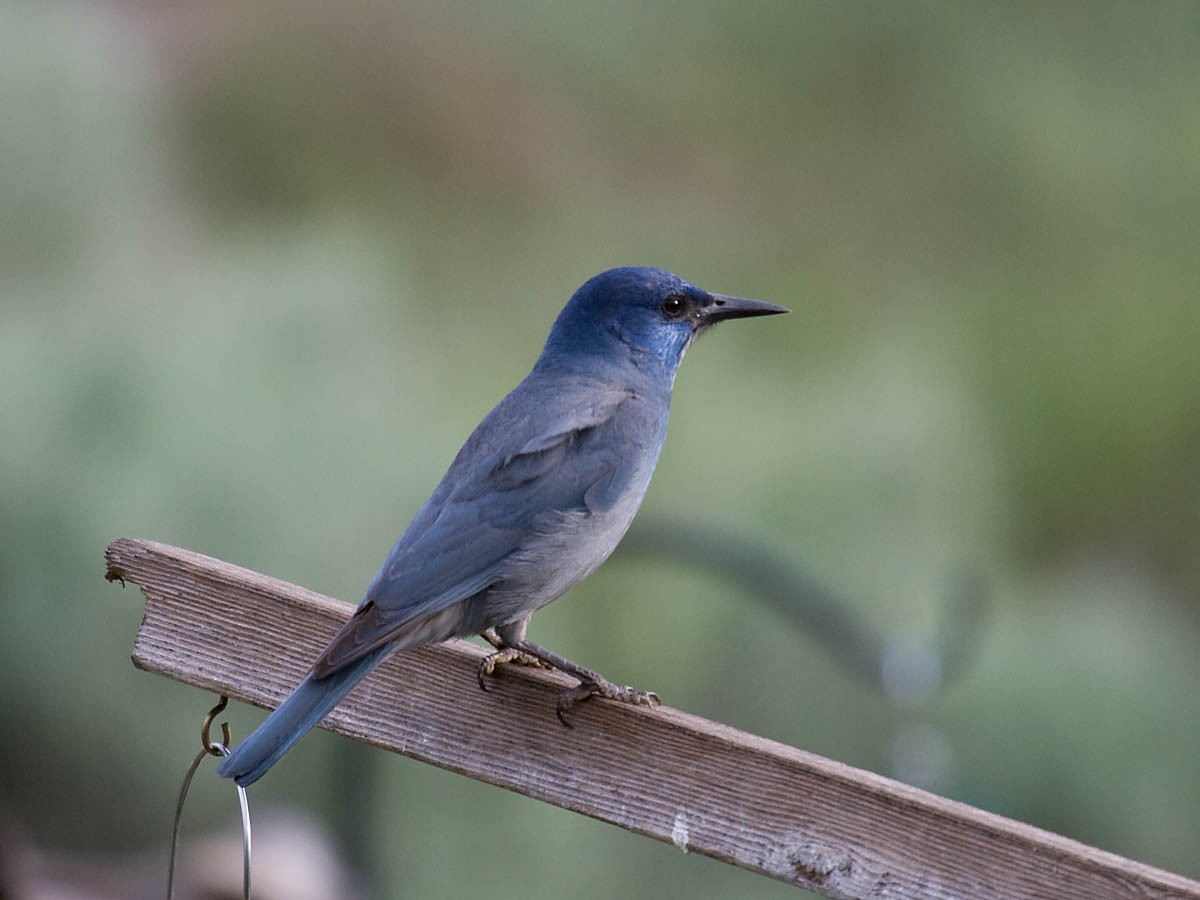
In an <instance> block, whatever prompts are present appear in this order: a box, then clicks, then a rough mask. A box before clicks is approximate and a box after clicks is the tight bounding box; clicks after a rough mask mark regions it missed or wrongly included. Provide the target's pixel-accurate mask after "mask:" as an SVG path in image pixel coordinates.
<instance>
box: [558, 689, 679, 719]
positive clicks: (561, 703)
mask: <svg viewBox="0 0 1200 900" xmlns="http://www.w3.org/2000/svg"><path fill="white" fill-rule="evenodd" d="M589 697H603V698H605V699H606V700H616V701H618V702H620V703H631V704H633V705H634V706H647V707H649V708H650V709H653V708H654V707H656V706H660V705H662V701H661V700H659V699H658V694H656V693H654V691H639V690H638V689H637V688H633V687H630V686H629V685H627V684H613V683H612V682H611V681H606V680H604V679H602V678H601V679H599V680H596V681H581V682H580V683H579V684H577V685H576V686H575V687H573V688H571V689H570V690H569V691H563V692H562V693H561V694H559V695H558V702H557V703H555V704H554V711H555V713H557V714H558V721H560V722H562V723H563V724H564V725H566V726H567V727H568V728H574V727H575V726H574V725H572V724H571V721H570V719H568V718H567V712H568V711H570V709H571V708H572V707H573V706H576V705H577V704H579V703H582V702H583V701H584V700H587V699H588V698H589Z"/></svg>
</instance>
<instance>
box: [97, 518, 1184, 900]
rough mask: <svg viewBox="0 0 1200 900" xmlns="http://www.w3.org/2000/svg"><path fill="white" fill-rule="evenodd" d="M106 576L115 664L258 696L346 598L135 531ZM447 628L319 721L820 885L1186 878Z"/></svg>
mask: <svg viewBox="0 0 1200 900" xmlns="http://www.w3.org/2000/svg"><path fill="white" fill-rule="evenodd" d="M105 557H106V561H107V563H108V577H109V579H110V580H123V581H129V582H132V583H134V584H136V585H137V586H138V587H139V588H141V590H142V593H143V594H144V595H145V597H146V612H145V617H144V619H143V621H142V624H141V627H140V629H139V631H138V634H137V638H136V640H135V643H134V650H133V662H134V665H136V666H137V667H139V668H141V669H145V670H146V671H149V672H155V673H157V674H160V675H166V676H168V677H171V678H174V679H177V680H179V681H183V682H186V683H188V684H191V685H195V686H197V687H200V688H204V689H205V690H209V691H213V692H215V693H222V694H227V695H229V696H230V697H231V698H234V699H237V700H241V701H244V702H247V703H253V704H255V705H258V706H264V707H273V706H274V705H275V704H276V703H278V702H279V700H281V699H282V698H283V697H284V696H285V695H286V694H287V693H288V691H289V690H291V688H292V687H293V686H294V685H295V684H296V683H297V682H298V681H299V680H300V679H301V678H302V677H303V676H304V674H305V673H306V671H307V670H308V666H309V664H310V663H311V661H312V660H313V659H314V658H316V656H317V655H318V653H319V652H320V650H321V649H322V648H323V647H324V645H325V643H326V641H327V640H328V638H329V637H330V636H331V635H332V634H333V632H334V631H335V630H336V629H337V627H338V626H339V624H340V623H341V622H342V621H343V620H344V619H345V618H346V617H347V616H349V614H350V612H351V609H352V607H351V606H350V605H348V604H345V603H342V602H340V601H337V600H333V599H330V598H328V597H324V596H321V595H320V594H315V593H313V592H312V591H308V590H305V589H304V588H301V587H297V586H295V585H292V584H288V583H286V582H283V581H278V580H276V579H274V578H269V577H267V576H265V575H260V574H258V573H256V572H252V571H249V570H247V569H243V568H239V567H238V566H234V565H231V564H229V563H226V562H221V561H219V560H216V559H211V558H209V557H206V556H202V555H200V554H197V553H192V552H190V551H187V550H182V549H179V548H177V547H171V546H167V545H164V544H158V543H154V542H151V541H138V540H125V539H122V540H117V541H114V542H113V543H112V544H111V545H109V547H108V551H107V553H106V554H105ZM483 653H484V650H483V649H482V648H481V647H477V646H476V645H474V644H471V643H468V642H465V641H450V642H448V643H446V644H441V645H438V646H435V647H426V648H422V649H418V650H414V651H411V652H408V653H404V654H400V655H398V656H395V657H393V658H392V659H391V660H389V661H388V662H387V663H385V664H384V665H383V666H381V667H380V668H379V669H378V670H376V672H375V673H374V675H372V676H371V677H370V678H368V679H367V680H366V681H364V683H363V684H362V685H360V686H359V687H358V688H357V689H356V690H355V691H354V692H353V693H351V695H350V696H349V697H348V698H347V699H346V700H345V701H343V703H342V704H341V706H339V707H338V708H337V709H336V710H335V711H334V712H333V713H332V714H331V715H330V716H329V717H328V718H327V719H326V720H325V722H324V724H323V727H325V728H329V729H330V730H333V731H336V732H339V733H341V734H345V735H348V736H350V737H353V738H355V739H357V740H361V741H366V742H368V743H370V744H373V745H375V746H378V747H382V748H385V749H388V750H392V751H394V752H396V753H401V754H403V755H405V756H409V757H412V758H413V759H418V760H421V761H422V762H427V763H432V764H433V765H436V766H440V767H442V768H444V769H449V770H451V771H453V772H458V773H461V774H463V775H468V776H470V777H472V778H477V779H479V780H481V781H485V782H487V783H489V784H495V785H499V786H501V787H505V788H508V789H509V790H512V791H516V792H518V793H521V794H526V795H528V796H530V797H535V798H537V799H539V800H544V801H545V802H547V803H552V804H554V805H555V806H560V807H563V808H565V809H570V810H574V811H575V812H579V813H583V814H584V815H588V816H593V817H594V818H597V819H601V820H603V821H606V822H611V823H613V824H614V825H619V826H621V827H622V828H627V829H629V830H630V831H634V832H637V833H639V834H644V835H647V836H648V837H652V838H655V839H656V840H660V841H665V842H669V843H674V844H675V845H676V846H677V847H679V848H680V849H681V850H683V851H685V852H694V853H701V854H704V855H706V856H711V857H714V858H716V859H719V860H722V861H724V862H727V863H730V864H732V865H735V866H740V867H742V868H744V869H749V870H750V871H753V872H758V873H761V874H763V875H768V876H770V877H771V878H776V879H779V880H780V881H785V882H788V883H791V884H794V885H797V886H799V887H804V888H808V889H810V890H813V891H817V892H818V893H821V894H824V895H825V896H828V897H835V898H868V897H870V898H946V900H949V898H982V897H989V898H992V897H994V898H1006V900H1007V898H1035V897H1036V898H1052V897H1053V898H1058V897H1061V898H1079V900H1103V898H1118V897H1120V898H1192V900H1200V883H1197V882H1194V881H1191V880H1189V879H1186V878H1183V877H1181V876H1179V875H1173V874H1171V873H1169V872H1164V871H1161V870H1158V869H1154V868H1151V867H1150V866H1146V865H1142V864H1141V863H1137V862H1133V861H1131V860H1127V859H1123V858H1121V857H1119V856H1116V855H1114V854H1111V853H1107V852H1104V851H1102V850H1097V849H1095V848H1092V847H1088V846H1085V845H1083V844H1080V843H1078V842H1076V841H1073V840H1069V839H1067V838H1064V837H1060V836H1058V835H1055V834H1051V833H1049V832H1046V831H1042V830H1040V829H1038V828H1034V827H1032V826H1029V825H1024V824H1022V823H1020V822H1014V821H1012V820H1009V819H1005V818H1002V817H1000V816H996V815H993V814H991V813H987V812H984V811H982V810H979V809H975V808H973V807H970V806H966V805H965V804H962V803H958V802H955V801H952V800H947V799H945V798H942V797H938V796H935V795H933V794H930V793H927V792H925V791H921V790H917V789H916V788H912V787H909V786H907V785H904V784H900V783H898V782H895V781H891V780H889V779H887V778H883V777H881V776H878V775H874V774H872V773H870V772H865V771H862V770H859V769H854V768H851V767H850V766H845V765H842V764H840V763H837V762H834V761H831V760H827V759H823V758H821V757H819V756H814V755H813V754H811V753H806V752H804V751H803V750H798V749H795V748H793V747H788V746H785V745H782V744H779V743H776V742H774V741H769V740H766V739H764V738H760V737H756V736H754V735H752V734H747V733H745V732H741V731H738V730H736V729H733V728H729V727H727V726H725V725H721V724H719V723H716V722H710V721H707V720H705V719H701V718H699V717H696V716H692V715H689V714H687V713H684V712H680V711H679V710H675V709H670V708H667V707H661V708H659V709H655V710H648V709H644V708H638V707H630V706H626V705H623V704H614V703H609V702H604V701H593V702H591V703H588V704H584V705H583V706H581V707H578V708H577V709H576V710H575V711H574V712H573V721H574V722H575V726H576V727H575V728H570V729H569V728H564V727H563V726H562V725H561V724H559V722H558V720H557V719H556V718H555V716H554V700H555V697H556V696H557V694H558V693H559V691H561V690H562V688H563V687H564V686H566V685H569V684H571V683H572V682H570V680H569V679H566V678H564V677H563V676H561V675H558V674H557V673H551V672H541V671H531V670H520V669H515V668H513V667H508V668H507V669H505V670H504V671H503V673H502V674H500V675H498V676H497V677H496V678H495V679H494V680H493V682H492V684H493V685H494V687H493V690H492V691H490V692H488V693H484V692H482V691H480V689H479V687H478V685H477V683H476V680H475V670H476V664H477V662H478V660H479V658H480V656H481V655H482V654H483Z"/></svg>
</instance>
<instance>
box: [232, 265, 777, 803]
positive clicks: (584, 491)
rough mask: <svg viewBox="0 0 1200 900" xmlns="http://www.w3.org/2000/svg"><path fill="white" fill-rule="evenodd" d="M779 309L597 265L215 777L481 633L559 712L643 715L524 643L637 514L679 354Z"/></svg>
mask: <svg viewBox="0 0 1200 900" xmlns="http://www.w3.org/2000/svg"><path fill="white" fill-rule="evenodd" d="M785 312H788V310H787V309H786V308H785V307H782V306H775V305H773V304H770V303H763V302H761V301H758V300H745V299H741V298H738V297H726V296H724V295H721V294H710V293H708V292H706V291H703V290H701V289H700V288H698V287H696V286H695V285H692V284H689V283H688V282H686V281H684V280H683V279H682V278H679V277H678V276H677V275H673V274H671V273H670V272H667V271H664V270H663V269H649V268H621V269H611V270H609V271H607V272H603V273H601V274H599V275H597V276H596V277H594V278H592V279H591V280H590V281H588V282H587V283H586V284H584V285H583V286H582V287H581V288H579V290H578V291H576V292H575V294H574V295H573V296H572V297H571V299H570V300H569V301H568V302H567V305H566V306H565V307H564V308H563V310H562V312H561V313H560V314H559V316H558V319H557V320H556V321H555V322H554V327H553V328H551V330H550V336H549V338H548V339H547V340H546V346H545V348H544V349H543V350H542V354H541V356H539V357H538V360H537V362H536V363H535V364H534V367H533V371H531V372H530V373H529V375H528V376H526V378H525V380H524V381H522V382H521V383H520V384H519V385H518V386H517V387H516V388H515V389H514V390H513V391H512V393H510V394H509V395H508V396H507V397H505V398H504V399H503V400H501V401H500V403H499V405H498V406H496V408H495V409H493V410H492V411H491V412H490V413H488V415H487V417H486V418H484V420H483V421H482V422H481V423H480V424H479V427H477V428H476V429H475V432H474V433H473V434H472V435H471V436H470V437H469V438H468V439H467V442H466V444H464V445H463V448H462V449H461V450H459V452H458V455H457V456H456V457H455V458H454V462H453V463H451V465H450V469H449V470H448V471H447V472H446V474H445V476H444V477H443V478H442V481H441V483H440V484H439V485H438V486H437V489H436V490H434V492H433V495H432V496H431V497H430V498H429V499H428V500H427V501H426V502H425V505H424V506H422V507H421V509H420V511H419V512H418V513H417V515H416V518H414V519H413V520H412V523H411V524H410V525H409V526H408V528H407V529H406V530H405V532H404V534H402V535H401V536H400V539H399V540H398V541H397V542H396V545H395V546H394V547H393V548H392V552H391V553H389V554H388V557H387V559H385V560H384V562H383V565H382V566H381V567H380V569H379V571H378V572H377V573H376V575H375V578H374V580H372V582H371V584H370V586H369V587H368V588H367V591H366V595H365V596H364V597H363V600H362V603H361V604H360V605H359V607H358V609H357V610H356V611H355V613H354V615H353V616H352V617H351V618H350V619H349V620H348V621H347V622H346V624H345V625H344V626H343V627H342V629H341V630H340V631H339V632H338V633H337V634H336V635H335V636H334V638H333V640H332V641H330V643H329V646H328V647H326V648H325V650H324V652H323V653H322V654H321V656H320V657H319V658H318V659H317V661H316V662H315V663H314V664H313V667H312V670H311V671H310V672H309V673H308V675H307V677H305V679H304V680H303V681H302V682H301V683H300V684H299V686H298V687H297V688H296V689H295V690H294V691H293V692H292V693H291V694H290V695H289V696H288V697H287V699H285V700H284V701H283V703H282V704H280V706H279V707H278V708H277V709H276V710H275V711H274V712H273V713H271V714H270V715H269V716H268V717H267V719H266V720H265V721H264V722H263V724H262V725H260V726H259V728H258V729H257V730H256V731H254V732H253V733H252V734H251V735H250V736H249V737H248V738H247V739H246V740H245V741H243V742H242V743H241V744H240V745H239V746H238V747H237V748H236V749H234V750H233V752H232V753H231V754H230V755H229V756H228V757H227V758H226V759H225V760H224V762H223V763H222V764H221V767H220V769H219V771H220V774H221V775H223V776H225V777H226V778H234V779H236V781H237V783H238V784H240V785H243V786H245V785H248V784H251V783H253V782H254V781H257V780H258V779H259V778H260V777H262V775H263V774H264V773H265V772H266V771H267V769H269V768H270V767H271V766H272V765H274V764H275V763H276V762H277V761H278V760H279V758H280V757H281V756H283V755H284V754H285V753H286V752H287V751H288V750H289V749H291V747H292V746H293V745H294V744H295V743H296V742H297V741H298V740H300V738H301V737H303V736H304V735H305V734H306V733H307V732H308V731H309V729H311V728H312V727H313V726H315V725H316V724H317V723H318V722H320V721H321V719H323V718H324V717H325V715H326V714H327V713H328V712H329V711H330V710H331V709H333V708H334V707H335V706H336V705H337V704H338V703H339V702H340V701H341V699H342V698H343V697H345V696H346V694H348V693H349V692H350V690H351V689H352V688H353V687H354V686H355V685H356V684H357V683H358V682H359V681H360V680H362V679H363V678H364V677H365V676H366V675H367V673H368V672H370V671H371V670H372V669H373V668H375V666H377V665H379V663H380V662H382V661H383V660H384V659H385V658H386V657H387V656H389V655H390V654H392V653H395V652H397V651H399V650H404V649H407V648H410V647H416V646H419V645H421V644H430V643H436V642H438V641H444V640H447V639H448V638H451V637H466V636H469V635H474V634H480V635H482V636H483V637H484V638H486V639H487V640H488V641H489V642H490V643H491V644H492V645H493V647H495V650H496V652H494V653H492V654H491V655H489V656H487V657H485V658H484V660H483V661H482V662H481V664H480V667H479V672H478V676H479V682H480V685H481V686H483V687H485V688H486V682H485V678H486V676H488V675H490V674H492V672H494V670H495V668H496V666H498V665H501V664H503V663H520V664H525V665H544V666H547V667H550V668H555V669H559V670H561V671H563V672H566V673H567V674H569V675H571V676H573V677H575V678H577V679H579V685H578V686H577V687H574V688H572V689H570V690H568V691H566V692H565V693H563V694H562V695H561V696H560V698H559V700H558V705H557V706H558V708H557V712H558V715H559V718H560V719H562V721H563V722H564V724H569V723H568V722H567V719H566V712H567V710H569V709H570V707H571V706H573V705H574V704H575V703H578V702H580V701H581V700H585V699H587V698H588V697H592V696H600V697H606V698H609V699H612V700H620V701H624V702H627V703H637V704H644V705H648V706H654V705H657V704H658V697H657V696H656V695H655V694H653V693H652V692H649V691H639V690H635V689H634V688H631V687H628V686H625V685H617V684H613V683H612V682H610V681H608V680H607V679H605V678H603V677H601V676H600V675H598V674H597V673H595V672H593V671H591V670H589V669H585V668H583V667H582V666H578V665H576V664H575V663H572V662H570V661H568V660H566V659H563V658H562V657H560V656H558V655H556V654H554V653H551V652H550V651H548V650H545V649H543V648H542V647H539V646H537V645H536V644H534V643H532V642H530V641H528V640H526V638H525V629H526V627H527V626H528V624H529V619H530V617H531V616H532V615H533V613H534V612H535V611H537V610H538V609H540V608H541V607H543V606H545V605H546V604H547V603H549V602H550V601H552V600H554V599H556V598H558V597H560V596H561V595H562V594H564V593H565V592H566V591H567V590H569V589H570V588H571V587H573V586H574V585H576V584H578V583H579V582H580V581H582V580H583V579H584V578H586V577H587V576H588V575H590V574H591V573H592V572H594V571H595V570H596V567H597V566H599V565H600V564H601V563H602V562H604V560H606V559H607V558H608V557H609V555H610V554H611V553H612V552H613V550H615V549H616V547H617V544H618V543H619V542H620V540H621V538H622V537H623V536H624V535H625V532H626V530H627V529H628V528H629V525H630V523H631V522H632V521H633V516H634V513H636V512H637V509H638V507H639V506H640V505H641V503H642V497H643V496H645V493H646V488H647V487H648V486H649V484H650V476H651V474H652V473H653V471H654V466H655V464H656V463H657V462H658V455H659V451H660V450H661V449H662V445H663V441H664V440H665V439H666V436H667V411H668V408H669V406H670V402H671V389H672V387H673V386H674V384H675V373H676V371H677V370H678V368H679V363H680V362H681V361H682V360H683V355H684V353H685V351H686V350H687V348H688V346H689V345H690V344H691V343H692V341H693V340H695V339H696V336H697V335H699V334H700V333H701V332H703V331H704V330H705V329H707V328H709V327H710V326H711V325H713V324H715V323H717V322H721V321H724V320H725V319H736V318H743V317H747V316H766V315H774V314H776V313H785Z"/></svg>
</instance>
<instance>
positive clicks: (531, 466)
mask: <svg viewBox="0 0 1200 900" xmlns="http://www.w3.org/2000/svg"><path fill="white" fill-rule="evenodd" d="M516 393H517V392H514V395H515V394H516ZM514 395H510V396H509V398H506V400H505V401H504V402H502V403H501V404H500V406H498V407H497V408H496V409H495V410H493V411H492V413H490V414H489V415H488V417H487V418H486V419H484V421H483V422H482V423H480V425H479V427H478V428H477V429H476V431H475V433H474V434H473V435H472V436H471V438H470V439H468V441H467V443H466V445H464V447H463V449H462V450H461V451H460V452H459V454H458V457H457V458H456V459H455V461H454V463H453V464H452V465H451V467H450V470H449V471H448V472H447V473H446V475H445V477H444V478H443V479H442V482H441V484H439V485H438V487H437V489H436V490H435V491H434V493H433V496H431V497H430V498H429V500H428V501H427V502H426V504H425V506H423V507H422V509H421V511H420V512H419V513H418V514H417V516H416V518H414V520H413V522H412V524H411V525H410V526H409V527H408V529H407V530H406V531H405V533H404V535H403V536H402V537H401V538H400V540H399V541H397V543H396V546H395V547H393V548H392V552H391V553H390V554H389V556H388V558H387V560H386V561H385V562H384V564H383V566H382V567H381V568H380V570H379V573H378V575H376V577H375V580H374V581H373V582H372V583H371V586H370V587H369V588H368V589H367V594H366V596H365V597H364V598H363V602H362V604H361V605H360V606H359V608H358V609H357V610H356V611H355V613H354V615H353V616H352V617H351V619H350V620H349V621H348V622H347V623H346V624H345V626H343V628H342V629H341V631H339V632H338V633H337V635H335V636H334V638H333V640H332V641H331V642H330V644H329V646H328V647H326V648H325V651H324V652H323V653H322V654H321V657H320V658H319V659H318V660H317V662H316V664H315V665H314V666H313V674H314V675H315V676H316V677H318V678H320V677H325V676H326V675H330V674H332V673H334V672H336V671H338V670H339V669H341V668H343V667H345V666H347V665H349V664H350V663H352V662H354V661H355V660H358V659H361V658H362V657H363V656H365V655H366V654H367V653H369V652H371V651H372V650H374V649H375V648H377V647H379V646H381V645H382V644H385V643H389V642H392V641H398V642H402V646H415V645H417V644H421V643H427V642H429V641H437V640H443V639H444V637H445V636H447V635H446V633H441V634H440V636H439V632H446V628H445V627H444V626H446V624H447V623H449V624H450V625H451V632H452V631H453V627H452V626H453V625H456V624H457V620H453V621H451V620H452V619H453V617H452V616H450V615H449V613H446V611H447V610H448V608H449V607H451V606H453V605H454V604H456V603H459V602H461V601H463V600H466V599H468V598H469V597H472V596H474V595H475V594H478V593H479V592H480V591H483V590H486V589H487V588H488V587H489V586H490V585H491V584H492V583H494V581H495V580H496V578H497V576H498V575H499V573H500V571H501V570H502V568H503V566H504V563H505V561H506V560H507V559H508V557H509V555H510V554H512V553H513V551H515V550H517V549H518V548H519V547H520V546H521V544H522V542H523V541H524V540H526V539H527V538H528V537H529V536H530V533H531V531H532V529H533V528H534V527H535V523H536V521H538V520H539V518H544V516H545V514H546V513H549V512H552V511H554V510H567V509H584V508H586V509H588V510H590V511H592V512H597V511H599V510H601V509H604V508H607V505H609V503H610V501H609V498H610V497H612V496H615V495H616V494H617V493H619V490H620V488H621V487H623V486H624V484H625V483H626V482H627V481H628V479H629V477H630V471H631V466H630V465H629V464H628V462H627V461H626V460H625V459H624V458H622V457H620V456H619V455H618V454H616V453H615V452H614V453H608V454H606V453H603V452H594V451H592V450H589V451H588V452H586V453H578V452H573V451H575V450H576V448H577V447H578V444H579V441H580V438H581V436H583V435H585V434H587V433H588V432H590V431H592V430H593V429H596V428H598V427H600V426H602V425H604V424H605V423H606V422H608V421H609V420H610V419H611V418H612V417H613V415H614V414H615V413H616V411H617V409H618V408H619V407H620V406H621V405H622V404H623V403H624V402H625V401H626V400H628V399H629V398H630V396H631V394H630V392H629V391H626V390H615V389H614V390H611V391H603V392H599V393H597V392H590V393H589V395H588V396H589V399H588V401H587V402H586V403H584V404H578V403H577V404H576V405H574V406H571V405H570V398H571V397H572V396H575V397H578V393H577V392H575V391H571V390H558V391H554V392H549V393H546V394H545V395H544V396H541V397H537V396H536V395H535V396H534V397H529V396H528V395H526V396H525V397H524V398H523V400H524V402H514V401H513V397H514ZM534 399H536V400H540V401H542V402H540V403H531V402H530V401H531V400H534ZM514 410H521V411H522V412H523V413H524V414H523V415H513V413H514ZM535 423H537V424H535ZM543 423H544V424H543ZM623 472H624V473H625V474H624V475H622V473H623ZM439 614H443V615H439Z"/></svg>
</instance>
